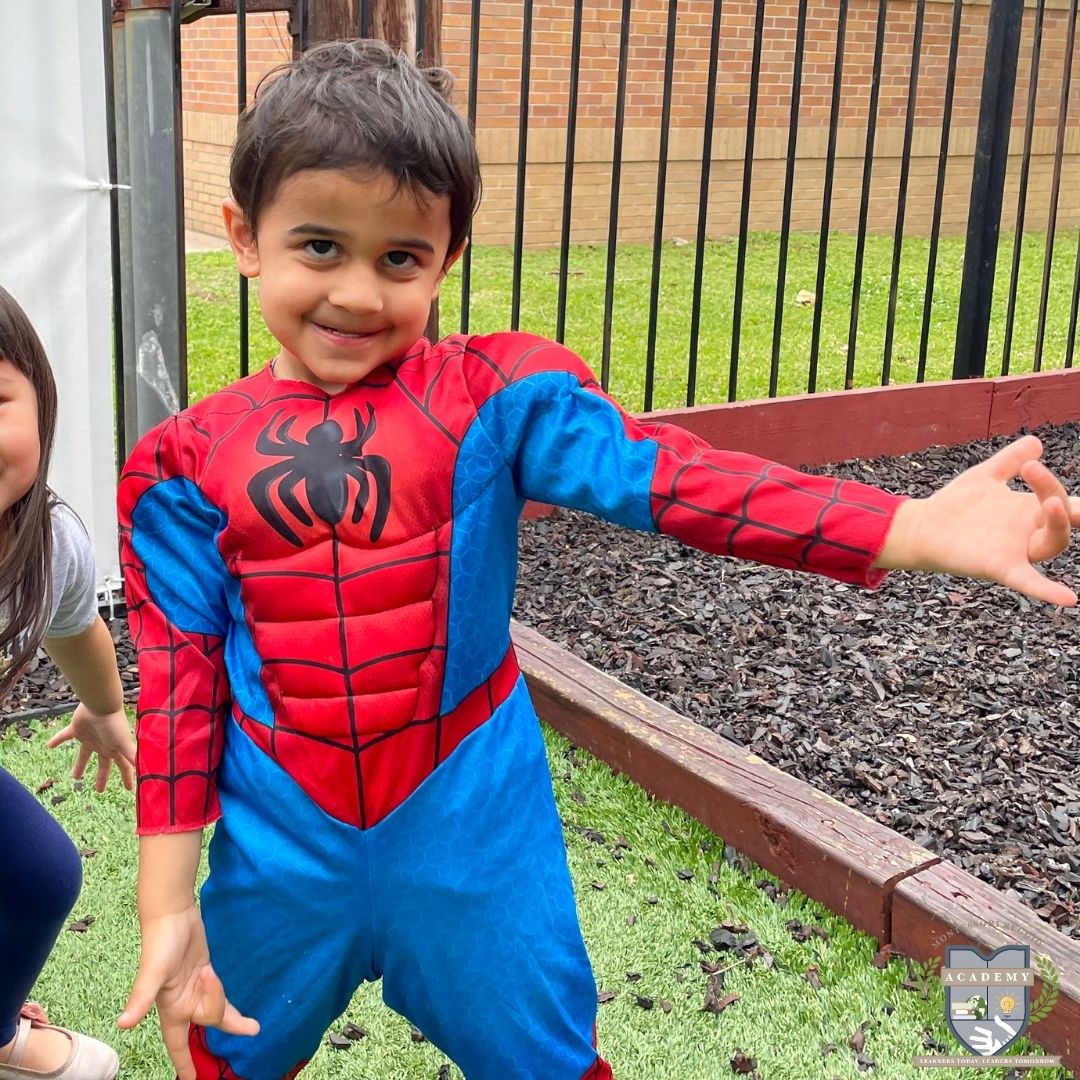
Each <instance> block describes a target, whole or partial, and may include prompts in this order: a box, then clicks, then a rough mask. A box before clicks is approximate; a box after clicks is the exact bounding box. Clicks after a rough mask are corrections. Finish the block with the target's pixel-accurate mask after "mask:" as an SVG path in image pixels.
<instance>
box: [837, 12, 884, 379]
mask: <svg viewBox="0 0 1080 1080" xmlns="http://www.w3.org/2000/svg"><path fill="white" fill-rule="evenodd" d="M888 9H889V0H879V3H878V16H877V34H876V35H875V38H874V73H873V75H872V76H871V83H870V109H869V112H868V114H867V119H866V153H865V154H864V155H863V175H862V201H861V202H860V204H859V234H858V237H857V238H856V240H855V271H854V274H853V281H852V285H851V318H850V320H849V322H848V343H847V364H846V365H845V369H844V389H845V390H850V389H851V388H852V386H854V384H855V349H856V343H857V339H858V334H859V299H860V295H861V293H862V272H863V259H864V258H865V256H866V228H867V221H868V218H869V214H870V181H871V180H872V179H873V173H874V140H875V137H876V135H877V110H878V98H879V96H880V94H881V61H882V58H883V56H884V54H885V21H886V18H887V16H888Z"/></svg>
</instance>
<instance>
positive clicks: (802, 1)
mask: <svg viewBox="0 0 1080 1080" xmlns="http://www.w3.org/2000/svg"><path fill="white" fill-rule="evenodd" d="M806 7H807V0H799V18H798V22H797V24H796V27H795V65H794V70H793V71H792V76H791V112H790V115H789V117H788V144H787V164H786V171H785V175H784V209H783V216H782V219H781V224H780V258H779V261H778V264H777V269H776V305H775V307H774V309H773V338H772V357H771V359H770V362H769V397H776V391H777V389H778V384H779V378H780V337H781V334H782V333H783V327H784V292H785V286H786V285H787V257H788V239H789V233H790V231H791V198H792V194H793V192H794V188H795V150H796V148H797V145H798V136H799V102H800V99H801V97H802V66H803V46H804V44H805V41H806Z"/></svg>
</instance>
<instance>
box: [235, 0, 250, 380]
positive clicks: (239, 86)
mask: <svg viewBox="0 0 1080 1080" xmlns="http://www.w3.org/2000/svg"><path fill="white" fill-rule="evenodd" d="M236 106H237V111H238V112H241V113H242V112H243V111H244V109H246V108H247V0H236ZM249 307H250V298H249V295H248V279H247V278H246V277H244V275H243V274H241V275H240V377H241V378H243V377H244V376H245V375H247V373H248V371H249V370H250V365H251V344H250V341H249V326H248V322H249V320H248V310H249Z"/></svg>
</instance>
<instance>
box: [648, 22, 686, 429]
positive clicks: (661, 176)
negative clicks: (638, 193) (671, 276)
mask: <svg viewBox="0 0 1080 1080" xmlns="http://www.w3.org/2000/svg"><path fill="white" fill-rule="evenodd" d="M678 7H679V3H678V0H668V22H667V43H666V46H665V54H664V97H663V103H662V105H661V107H660V160H659V162H658V164H657V167H656V219H655V221H654V223H653V254H652V282H651V284H650V286H649V334H648V339H647V343H646V346H645V405H644V408H645V411H646V412H648V411H649V410H650V409H651V408H652V402H653V380H654V377H655V375H656V325H657V321H658V318H659V313H660V261H661V256H662V255H663V250H664V204H665V196H666V194H667V166H668V160H667V159H668V137H669V135H670V131H671V87H672V81H673V78H674V73H675V30H676V27H677V25H678Z"/></svg>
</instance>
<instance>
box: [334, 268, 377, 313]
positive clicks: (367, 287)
mask: <svg viewBox="0 0 1080 1080" xmlns="http://www.w3.org/2000/svg"><path fill="white" fill-rule="evenodd" d="M327 299H328V300H329V301H330V303H331V304H333V305H334V307H337V308H341V309H342V310H344V311H351V312H355V313H356V314H373V313H376V312H379V311H382V308H383V302H382V291H381V290H380V289H379V283H378V280H377V278H376V276H375V274H373V273H371V272H370V271H366V270H357V269H355V268H352V269H350V272H349V273H346V274H340V275H337V276H335V278H334V280H333V282H332V283H331V287H330V292H329V295H328V296H327Z"/></svg>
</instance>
